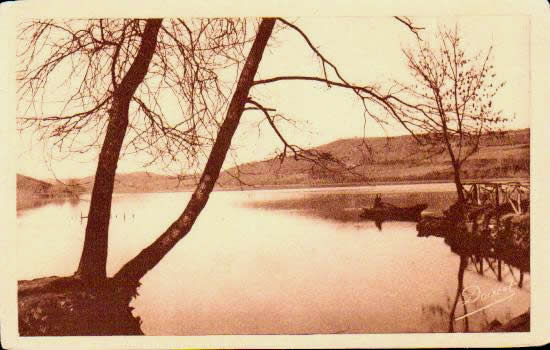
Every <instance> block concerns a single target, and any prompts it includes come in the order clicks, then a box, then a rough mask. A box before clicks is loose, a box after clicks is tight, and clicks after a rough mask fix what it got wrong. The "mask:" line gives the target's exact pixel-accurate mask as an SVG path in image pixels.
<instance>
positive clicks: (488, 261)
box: [11, 11, 544, 345]
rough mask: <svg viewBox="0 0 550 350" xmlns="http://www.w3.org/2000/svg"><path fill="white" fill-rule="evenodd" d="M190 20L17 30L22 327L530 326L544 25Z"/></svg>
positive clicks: (201, 331)
mask: <svg viewBox="0 0 550 350" xmlns="http://www.w3.org/2000/svg"><path fill="white" fill-rule="evenodd" d="M176 13H177V12H175V13H174V15H172V16H162V17H160V16H157V15H153V14H152V15H151V16H150V17H142V16H114V15H113V16H100V17H98V16H95V15H90V16H89V17H86V16H78V17H75V16H59V15H56V16H49V17H44V16H30V17H25V18H18V19H17V21H16V22H15V29H14V31H15V39H14V44H15V47H14V48H13V51H14V52H13V53H12V54H14V58H13V60H14V77H15V82H14V83H13V89H14V96H15V101H13V103H14V105H15V109H14V110H15V117H14V118H13V119H14V122H13V124H14V127H15V130H14V131H13V134H14V136H13V138H14V142H15V147H16V148H15V150H14V151H13V153H14V155H13V157H14V164H13V167H14V172H15V173H16V174H14V177H15V198H14V201H15V207H16V208H15V211H16V215H15V216H16V218H15V232H13V234H14V236H15V238H14V240H13V242H14V246H13V247H12V248H11V249H13V252H14V255H15V262H14V267H13V269H14V274H15V281H16V288H17V290H16V294H17V296H16V305H17V306H16V318H15V319H16V324H15V326H14V327H15V329H16V332H17V334H18V335H19V337H21V338H29V339H35V340H36V341H39V339H40V338H41V337H45V338H49V337H52V336H54V337H61V338H71V337H75V336H93V337H95V336H256V335H257V336H262V335H271V336H273V335H276V336H282V335H289V336H292V335H302V336H304V335H374V334H398V333H399V334H410V335H411V336H414V335H413V334H420V333H422V334H426V333H427V334H434V333H445V334H450V333H461V334H465V333H476V334H486V333H500V334H507V333H517V332H524V333H529V332H531V331H532V325H531V323H532V315H531V310H532V304H531V301H532V296H531V288H532V286H534V285H535V283H531V265H532V263H531V262H532V259H531V258H532V254H531V244H530V243H531V227H532V220H531V212H532V210H531V181H530V178H531V173H532V169H531V164H532V158H533V156H532V151H533V147H532V145H531V140H532V138H531V126H532V117H531V115H532V107H531V100H532V96H531V94H532V89H531V86H532V81H531V79H532V54H531V52H532V50H531V35H532V18H531V16H528V15H524V14H508V15H476V14H457V15H455V14H446V15H445V14H442V15H429V16H427V15H415V14H414V13H411V14H410V15H409V14H406V13H405V14H402V13H401V12H395V13H394V14H387V15H386V14H384V15H376V16H375V15H369V12H368V11H364V12H358V13H357V14H356V15H354V16H341V15H335V16H330V15H329V16H326V15H323V16H308V15H305V14H304V15H297V16H265V15H257V16H249V15H246V16H233V15H228V16H217V15H216V16H204V15H196V16H193V15H187V16H186V15H183V16H179V13H177V14H176ZM537 233H544V232H537ZM541 266H542V265H541ZM411 339H412V338H411ZM410 345H414V344H410ZM503 345H504V344H503Z"/></svg>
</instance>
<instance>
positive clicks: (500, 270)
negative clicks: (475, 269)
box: [498, 259, 502, 282]
mask: <svg viewBox="0 0 550 350" xmlns="http://www.w3.org/2000/svg"><path fill="white" fill-rule="evenodd" d="M498 280H499V282H500V281H502V260H500V259H498Z"/></svg>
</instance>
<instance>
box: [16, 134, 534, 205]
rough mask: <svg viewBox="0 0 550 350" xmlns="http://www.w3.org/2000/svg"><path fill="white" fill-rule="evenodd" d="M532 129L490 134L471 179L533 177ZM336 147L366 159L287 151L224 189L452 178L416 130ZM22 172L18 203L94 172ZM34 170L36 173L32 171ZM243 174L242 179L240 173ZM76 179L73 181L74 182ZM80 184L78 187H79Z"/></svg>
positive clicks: (128, 179)
mask: <svg viewBox="0 0 550 350" xmlns="http://www.w3.org/2000/svg"><path fill="white" fill-rule="evenodd" d="M529 135H530V130H529V129H522V130H512V131H506V132H504V133H503V134H501V135H498V136H487V137H485V138H484V139H483V140H482V145H481V147H480V150H479V152H478V153H477V154H475V155H474V156H472V157H471V159H470V160H469V161H468V162H466V163H465V165H464V168H463V169H462V176H463V178H464V179H465V180H479V179H495V178H498V179H520V178H521V179H525V178H529V161H530V154H529V145H530V142H529ZM316 149H317V150H320V151H323V152H330V153H331V154H332V155H333V156H335V157H337V158H339V159H346V161H347V162H348V163H349V164H353V163H356V164H361V165H360V166H359V167H358V168H356V169H354V174H360V175H362V177H357V176H355V175H352V174H344V173H338V172H327V171H322V170H320V169H315V168H313V167H312V165H311V163H309V162H307V161H304V160H298V161H296V160H294V159H293V158H292V157H287V158H286V159H285V160H284V161H283V162H282V163H281V162H280V160H279V159H269V160H264V161H258V162H250V163H246V164H242V165H239V167H238V172H237V168H230V169H228V170H227V171H225V172H223V173H222V175H220V179H219V181H218V182H219V185H218V190H226V189H252V188H279V187H283V188H284V187H309V186H326V185H353V184H357V185H360V184H371V183H372V184H380V183H394V182H400V183H407V182H410V183H416V182H439V181H452V178H453V170H452V167H451V164H450V162H449V160H448V159H447V158H448V157H447V155H446V154H436V155H433V154H431V153H430V151H429V150H423V151H419V148H418V144H417V143H415V141H414V139H413V138H412V137H411V136H397V137H375V138H366V139H363V138H352V139H342V140H337V141H334V142H331V143H329V144H326V145H322V146H319V147H317V148H316ZM25 175H28V176H22V175H18V176H17V201H18V206H17V207H18V208H21V207H22V206H23V207H25V205H24V203H23V202H25V201H28V200H29V198H30V199H35V200H36V199H37V197H38V198H42V199H48V198H49V199H59V198H67V197H69V198H70V197H73V196H74V195H75V194H77V193H82V192H90V191H91V187H92V184H93V177H91V176H90V177H85V178H81V179H71V180H70V181H69V180H62V182H63V183H64V184H65V185H63V184H60V183H59V181H56V180H51V179H50V180H48V179H46V180H43V181H40V180H35V179H32V178H31V177H32V174H25ZM29 176H30V177H29ZM237 176H238V179H236V177H237ZM196 180H197V179H196V178H195V177H193V176H175V175H160V174H155V173H151V172H135V173H122V174H117V177H116V181H115V192H124V193H128V192H130V193H131V192H169V191H187V190H192V189H193V187H194V185H195V181H196ZM69 183H70V184H69ZM76 185H78V186H77V187H75V186H76Z"/></svg>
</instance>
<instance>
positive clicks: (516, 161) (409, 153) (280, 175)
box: [219, 129, 530, 186]
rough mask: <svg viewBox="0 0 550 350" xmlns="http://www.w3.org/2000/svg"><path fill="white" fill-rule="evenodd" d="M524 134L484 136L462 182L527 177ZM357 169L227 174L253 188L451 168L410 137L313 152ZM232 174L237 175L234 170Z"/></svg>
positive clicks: (249, 167)
mask: <svg viewBox="0 0 550 350" xmlns="http://www.w3.org/2000/svg"><path fill="white" fill-rule="evenodd" d="M529 147H530V130H529V129H523V130H513V131H508V132H506V133H504V134H503V135H501V136H485V137H483V138H482V140H481V146H480V150H479V152H478V153H476V154H474V155H472V156H471V157H470V158H469V159H468V160H467V161H466V163H464V165H463V169H462V178H463V179H493V178H528V177H529V161H530V154H529ZM316 149H317V150H319V151H322V152H329V153H330V154H332V155H333V156H334V157H335V158H338V159H341V160H344V161H345V162H346V164H347V165H348V166H354V165H357V167H356V168H354V172H355V173H358V174H360V175H362V177H363V178H362V179H358V178H357V177H355V176H352V175H350V174H345V173H344V174H342V173H327V172H323V171H319V169H315V167H312V164H311V162H308V161H305V160H299V161H296V160H294V159H293V158H292V157H287V158H286V159H285V160H284V161H283V162H282V163H281V162H280V161H279V159H270V160H265V161H260V162H251V163H246V164H243V165H240V166H239V168H238V169H236V168H233V169H229V170H228V172H230V173H232V174H238V173H240V178H241V180H242V181H243V182H245V183H249V184H255V185H259V186H271V185H283V186H284V185H297V184H299V185H310V186H316V185H324V184H333V183H354V182H378V183H379V182H408V181H436V180H437V181H444V180H448V181H452V179H453V169H452V166H451V161H450V159H449V157H448V155H447V153H446V152H444V153H440V154H437V155H434V154H433V152H429V151H428V150H426V149H421V148H420V147H419V146H418V144H417V143H416V141H415V140H414V139H413V138H412V137H411V136H398V137H389V138H386V137H376V138H366V139H363V138H353V139H342V140H338V141H334V142H331V143H329V144H326V145H322V146H319V147H317V148H316ZM237 170H238V171H237ZM219 182H220V183H222V184H224V185H226V186H238V185H239V182H238V181H237V180H235V179H234V178H232V177H231V176H229V175H228V174H222V176H221V177H220V181H219Z"/></svg>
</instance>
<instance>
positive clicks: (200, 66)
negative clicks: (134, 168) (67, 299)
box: [18, 19, 247, 280]
mask: <svg viewBox="0 0 550 350" xmlns="http://www.w3.org/2000/svg"><path fill="white" fill-rule="evenodd" d="M166 22H168V23H165V24H164V25H162V20H160V19H159V20H137V19H131V20H103V19H99V20H89V21H73V20H70V21H32V22H30V23H25V24H23V25H22V27H21V29H20V32H19V35H20V39H22V40H24V39H27V40H28V45H26V46H25V47H23V48H22V49H21V51H20V52H19V57H20V58H21V66H20V70H19V72H18V80H19V82H20V84H19V95H20V104H19V107H20V110H21V112H20V114H21V115H20V116H19V118H18V121H19V125H20V128H21V129H26V128H31V127H36V128H37V129H38V130H39V131H40V132H41V136H42V138H43V139H47V140H49V141H50V142H51V143H52V145H54V146H57V147H58V148H59V149H60V150H62V151H65V152H66V153H67V154H70V153H71V152H78V153H85V152H87V151H89V150H90V149H91V148H94V147H99V146H101V152H100V153H99V160H98V167H97V171H96V176H95V180H94V186H93V190H92V199H91V204H90V211H89V214H88V222H87V226H86V239H85V244H84V249H83V253H82V257H81V260H80V264H79V268H78V271H77V276H78V277H80V278H82V279H86V280H98V279H100V280H104V279H105V278H106V270H105V267H106V260H107V241H108V229H109V218H110V209H111V197H112V191H113V184H114V176H115V171H116V168H117V163H118V160H119V158H120V155H121V152H124V151H126V152H138V151H145V152H149V154H150V156H151V158H152V160H151V161H157V160H160V161H162V160H166V159H167V160H168V161H174V160H176V159H178V160H179V159H180V158H182V157H184V160H186V161H187V164H188V165H190V166H192V165H193V164H197V163H198V158H199V156H200V152H201V151H203V148H205V147H208V145H209V144H210V143H211V142H212V141H211V140H212V138H213V136H212V135H213V134H215V132H216V130H217V128H218V125H219V120H217V118H219V113H220V110H222V109H223V108H225V104H226V103H227V99H228V98H229V97H228V96H229V93H230V87H227V86H222V84H221V83H220V79H218V74H220V72H221V71H223V69H227V68H228V67H232V66H237V67H236V68H237V69H238V66H239V65H240V62H241V60H242V57H243V56H242V52H243V51H242V50H243V48H244V46H245V44H246V42H247V39H246V23H244V21H241V20H238V19H236V20H233V19H219V20H217V19H200V20H193V21H190V23H186V22H185V21H183V20H168V21H166ZM56 70H57V71H62V72H64V71H65V72H68V73H66V75H65V80H64V81H62V83H63V84H65V85H76V86H75V87H74V88H73V89H72V90H71V95H70V96H69V97H68V98H66V101H65V102H64V103H63V104H62V105H61V106H59V107H58V108H57V110H55V111H56V112H57V114H54V115H51V114H48V112H49V111H44V110H43V107H44V105H47V104H48V102H49V101H47V100H46V98H45V97H44V96H45V95H46V93H47V92H48V91H49V90H51V89H52V84H53V83H52V82H51V81H52V76H55V74H52V72H54V71H56ZM146 75H149V76H150V78H146ZM75 82H76V84H75ZM57 83H59V82H57ZM167 90H168V92H171V93H172V94H173V95H174V96H176V97H177V99H178V101H180V105H179V107H180V112H181V115H183V118H174V116H169V115H166V113H164V112H163V110H162V108H161V103H160V101H159V99H160V95H161V94H162V93H164V95H163V96H164V98H166V91H167ZM50 109H52V108H50ZM73 110H76V111H77V112H75V113H72V112H71V111H73ZM35 114H38V115H35ZM170 117H171V118H170ZM102 135H105V136H104V139H103V140H102V141H101V140H100V139H101V136H102ZM82 140H85V141H86V142H82ZM124 141H126V142H125V143H124ZM123 148H124V149H123Z"/></svg>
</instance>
